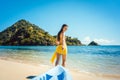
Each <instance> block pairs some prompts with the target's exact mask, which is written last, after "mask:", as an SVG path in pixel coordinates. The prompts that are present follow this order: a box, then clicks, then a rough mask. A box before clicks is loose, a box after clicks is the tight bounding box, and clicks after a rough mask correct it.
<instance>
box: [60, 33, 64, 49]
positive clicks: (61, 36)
mask: <svg viewBox="0 0 120 80" xmlns="http://www.w3.org/2000/svg"><path fill="white" fill-rule="evenodd" d="M63 37H64V35H63V33H61V34H60V44H61V45H62V49H64V38H63Z"/></svg>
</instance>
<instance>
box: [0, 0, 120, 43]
mask: <svg viewBox="0 0 120 80" xmlns="http://www.w3.org/2000/svg"><path fill="white" fill-rule="evenodd" d="M20 19H25V20H27V21H29V22H31V23H33V24H36V25H38V26H39V27H41V28H42V29H44V30H45V31H47V32H49V33H50V34H51V35H57V33H58V31H59V30H60V28H61V26H62V24H64V23H65V24H67V25H68V26H69V27H68V30H67V32H66V35H67V36H71V37H75V38H78V39H79V40H80V41H81V42H82V43H84V44H88V43H89V42H91V41H93V40H94V41H96V42H98V43H99V44H102V45H120V0H0V32H1V31H3V30H4V29H6V28H7V27H9V26H11V25H12V24H14V23H15V22H17V21H18V20H20Z"/></svg>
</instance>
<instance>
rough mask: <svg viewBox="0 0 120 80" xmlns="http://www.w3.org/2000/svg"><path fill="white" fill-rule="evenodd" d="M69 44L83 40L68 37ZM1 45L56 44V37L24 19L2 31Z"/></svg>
mask: <svg viewBox="0 0 120 80" xmlns="http://www.w3.org/2000/svg"><path fill="white" fill-rule="evenodd" d="M67 44H68V45H81V42H80V41H79V40H78V39H76V38H70V37H67ZM0 45H55V37H53V36H52V35H50V34H49V33H48V32H46V31H45V30H43V29H41V28H40V27H39V26H36V25H35V24H31V23H30V22H28V21H26V20H24V19H22V20H19V21H18V22H16V23H15V24H13V25H12V26H10V27H8V28H7V29H5V30H4V31H2V32H0Z"/></svg>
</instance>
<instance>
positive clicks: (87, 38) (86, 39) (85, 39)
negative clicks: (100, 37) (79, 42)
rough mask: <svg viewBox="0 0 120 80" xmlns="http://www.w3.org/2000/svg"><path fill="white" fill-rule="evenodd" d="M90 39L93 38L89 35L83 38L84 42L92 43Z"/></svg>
mask: <svg viewBox="0 0 120 80" xmlns="http://www.w3.org/2000/svg"><path fill="white" fill-rule="evenodd" d="M90 41H91V39H90V37H89V36H87V37H85V38H84V40H83V42H84V43H85V44H88V43H90Z"/></svg>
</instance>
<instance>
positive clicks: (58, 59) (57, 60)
mask: <svg viewBox="0 0 120 80" xmlns="http://www.w3.org/2000/svg"><path fill="white" fill-rule="evenodd" d="M56 56H57V59H56V63H55V66H57V65H58V63H59V61H60V54H58V53H56Z"/></svg>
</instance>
